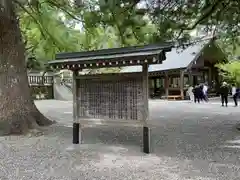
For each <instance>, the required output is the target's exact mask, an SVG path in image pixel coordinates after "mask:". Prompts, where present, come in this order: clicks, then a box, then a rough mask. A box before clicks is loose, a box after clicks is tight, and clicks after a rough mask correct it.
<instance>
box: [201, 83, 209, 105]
mask: <svg viewBox="0 0 240 180" xmlns="http://www.w3.org/2000/svg"><path fill="white" fill-rule="evenodd" d="M202 91H203V100H204V101H205V102H208V95H207V92H208V86H207V84H206V83H205V84H203V89H202Z"/></svg>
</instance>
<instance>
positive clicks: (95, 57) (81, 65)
mask: <svg viewBox="0 0 240 180" xmlns="http://www.w3.org/2000/svg"><path fill="white" fill-rule="evenodd" d="M172 47H173V45H172V43H165V44H161V45H160V44H154V45H146V46H133V47H126V48H113V49H102V50H97V51H89V52H76V53H60V54H57V55H56V60H54V61H50V62H49V64H50V65H51V66H53V68H60V69H89V68H90V69H91V68H100V67H120V66H129V65H141V64H144V63H147V64H159V63H161V62H162V61H163V60H165V58H166V56H165V52H168V51H171V48H172Z"/></svg>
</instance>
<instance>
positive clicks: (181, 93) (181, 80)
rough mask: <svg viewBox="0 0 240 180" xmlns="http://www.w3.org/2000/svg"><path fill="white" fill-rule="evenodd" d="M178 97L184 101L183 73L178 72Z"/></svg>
mask: <svg viewBox="0 0 240 180" xmlns="http://www.w3.org/2000/svg"><path fill="white" fill-rule="evenodd" d="M180 96H181V98H182V99H184V71H183V70H181V71H180Z"/></svg>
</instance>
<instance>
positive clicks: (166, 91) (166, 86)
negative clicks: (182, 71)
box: [164, 72, 169, 97]
mask: <svg viewBox="0 0 240 180" xmlns="http://www.w3.org/2000/svg"><path fill="white" fill-rule="evenodd" d="M164 78H165V80H164V89H165V96H166V97H168V95H169V78H168V73H167V72H165V77H164Z"/></svg>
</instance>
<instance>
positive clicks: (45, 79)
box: [28, 75, 53, 85]
mask: <svg viewBox="0 0 240 180" xmlns="http://www.w3.org/2000/svg"><path fill="white" fill-rule="evenodd" d="M28 82H29V84H30V85H52V84H53V76H31V75H30V76H28Z"/></svg>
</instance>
